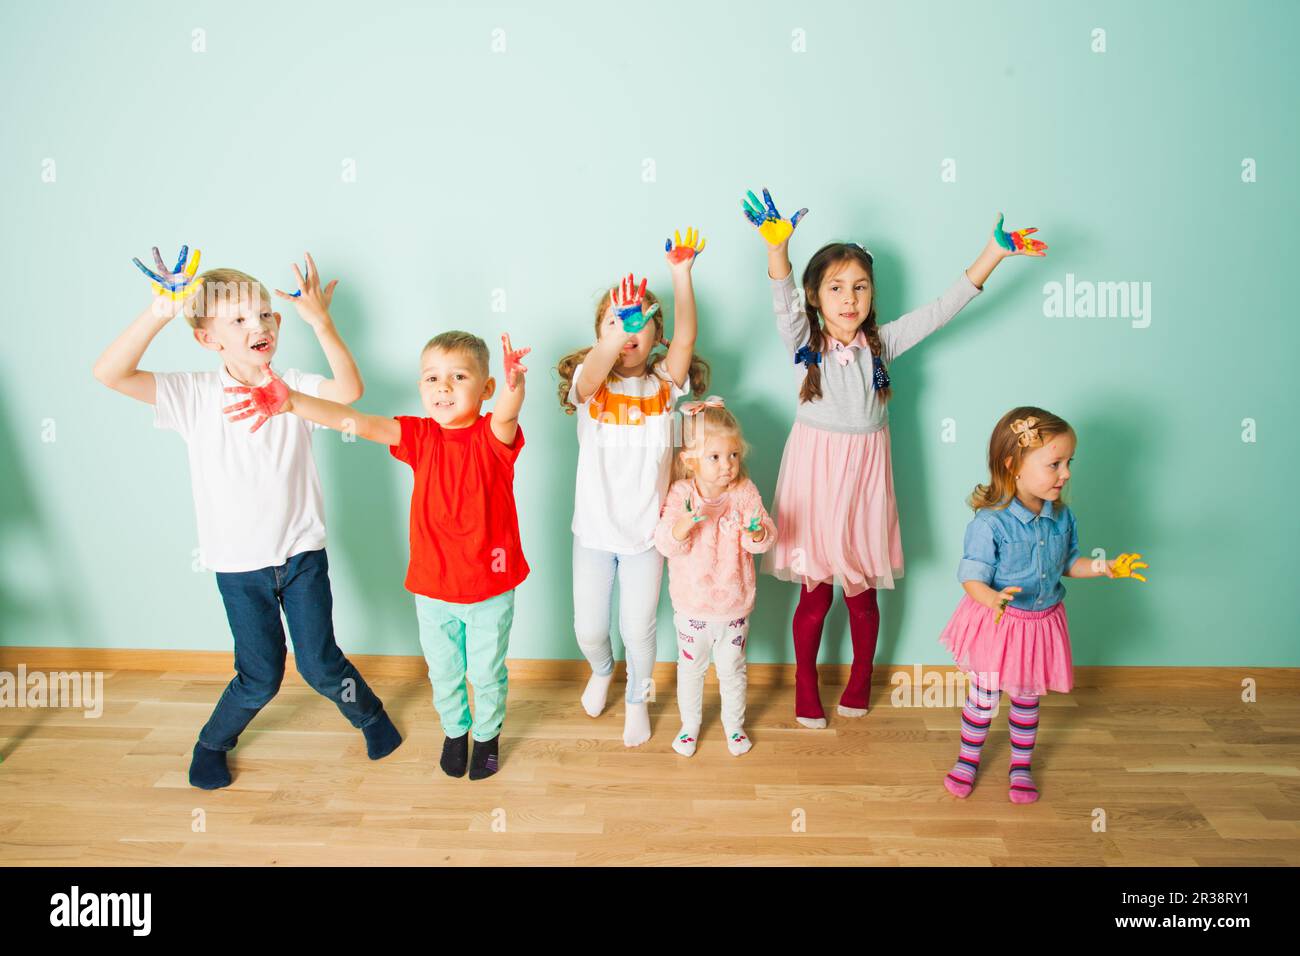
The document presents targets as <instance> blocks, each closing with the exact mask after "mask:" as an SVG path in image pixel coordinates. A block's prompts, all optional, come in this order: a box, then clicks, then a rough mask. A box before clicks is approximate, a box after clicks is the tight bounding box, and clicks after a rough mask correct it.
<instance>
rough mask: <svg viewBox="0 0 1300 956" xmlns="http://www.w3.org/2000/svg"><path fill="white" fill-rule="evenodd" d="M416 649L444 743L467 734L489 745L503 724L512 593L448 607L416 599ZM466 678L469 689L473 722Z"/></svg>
mask: <svg viewBox="0 0 1300 956" xmlns="http://www.w3.org/2000/svg"><path fill="white" fill-rule="evenodd" d="M415 613H416V616H417V617H418V618H419V621H420V647H421V648H422V649H423V650H424V659H425V661H427V662H428V664H429V683H431V684H432V685H433V706H434V708H435V709H436V710H437V711H438V716H439V717H440V718H441V719H442V729H443V732H444V733H445V734H446V735H447V736H448V737H463V736H465V734H466V733H467V732H469V731H470V730H471V729H472V730H473V731H474V739H475V740H491V739H492V738H493V737H495V736H496V735H497V734H499V733H501V724H502V723H503V722H504V721H505V719H506V648H507V646H508V645H509V643H510V624H511V622H512V621H513V620H514V617H515V592H514V591H513V590H510V591H507V592H506V593H505V594H498V595H497V596H496V597H492V598H488V599H487V600H486V601H479V602H478V603H476V604H452V603H450V602H449V601H439V600H436V599H434V598H430V597H425V596H424V595H423V594H417V595H415ZM466 678H468V680H469V683H471V684H473V685H474V717H473V719H472V720H471V718H470V712H469V692H468V688H467V687H466V686H465V681H466Z"/></svg>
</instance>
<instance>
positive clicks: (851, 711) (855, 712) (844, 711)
mask: <svg viewBox="0 0 1300 956" xmlns="http://www.w3.org/2000/svg"><path fill="white" fill-rule="evenodd" d="M835 713H837V714H839V715H840V716H841V717H865V716H867V708H865V707H845V706H844V705H843V704H837V705H836V706H835Z"/></svg>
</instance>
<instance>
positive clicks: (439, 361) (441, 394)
mask: <svg viewBox="0 0 1300 956" xmlns="http://www.w3.org/2000/svg"><path fill="white" fill-rule="evenodd" d="M495 390H496V382H495V381H494V380H493V379H492V378H491V377H490V376H488V375H486V374H485V373H484V371H483V370H482V369H481V368H479V365H478V362H477V361H476V360H475V358H474V356H472V355H469V354H468V353H465V352H459V351H457V352H448V351H444V350H443V349H429V350H428V351H426V352H425V353H424V356H423V357H422V358H421V360H420V401H421V403H422V404H423V405H424V410H425V411H426V412H428V413H429V415H430V417H432V418H433V420H434V421H436V422H437V423H438V424H439V425H441V426H442V427H443V428H464V427H465V426H467V425H472V424H473V423H474V422H475V421H476V420H477V419H478V417H479V410H480V409H481V408H482V407H483V403H484V402H485V401H487V400H488V399H489V398H491V397H492V393H493V391H495Z"/></svg>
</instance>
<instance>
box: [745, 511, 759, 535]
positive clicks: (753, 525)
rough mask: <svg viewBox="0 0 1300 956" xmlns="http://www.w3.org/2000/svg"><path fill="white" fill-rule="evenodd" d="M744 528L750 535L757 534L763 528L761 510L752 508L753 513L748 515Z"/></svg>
mask: <svg viewBox="0 0 1300 956" xmlns="http://www.w3.org/2000/svg"><path fill="white" fill-rule="evenodd" d="M745 530H746V531H748V532H749V533H750V534H751V535H754V534H758V533H759V532H760V531H762V530H763V512H762V511H760V510H759V509H758V508H755V509H754V513H753V515H751V516H750V519H749V524H747V525H745Z"/></svg>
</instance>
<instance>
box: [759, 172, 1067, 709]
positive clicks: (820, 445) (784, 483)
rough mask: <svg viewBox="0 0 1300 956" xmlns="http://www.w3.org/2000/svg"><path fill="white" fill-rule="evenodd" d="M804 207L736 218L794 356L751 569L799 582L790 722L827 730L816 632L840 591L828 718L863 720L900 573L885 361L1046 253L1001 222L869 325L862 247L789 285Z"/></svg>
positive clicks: (868, 279) (828, 254)
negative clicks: (843, 611)
mask: <svg viewBox="0 0 1300 956" xmlns="http://www.w3.org/2000/svg"><path fill="white" fill-rule="evenodd" d="M806 212H807V210H806V209H804V210H800V211H799V212H798V213H796V214H795V215H794V216H793V217H792V218H790V219H788V220H787V219H782V218H781V216H780V214H779V213H778V212H777V210H776V207H775V205H774V204H773V202H772V197H771V195H770V194H769V193H768V192H767V190H763V202H762V203H760V202H759V200H758V197H756V196H755V195H754V194H753V193H750V194H749V200H748V202H747V204H746V214H747V215H748V216H749V219H750V221H751V222H752V223H753V224H754V225H755V226H757V227H758V231H759V234H760V235H761V236H762V237H763V239H764V240H766V242H767V245H768V277H769V278H770V279H771V281H772V304H773V307H774V309H775V311H776V324H777V331H778V332H780V334H781V339H782V341H783V342H784V343H785V346H786V348H787V349H788V350H789V352H790V354H791V355H792V356H793V358H794V365H795V372H796V376H797V377H796V380H795V382H794V383H793V384H795V386H796V387H797V389H798V392H799V405H798V411H797V412H796V413H795V422H794V428H793V429H792V430H791V432H790V437H789V439H788V440H787V441H786V445H785V451H784V453H783V454H782V456H781V471H780V475H779V477H778V478H777V483H776V494H775V495H774V497H773V504H774V517H775V519H776V524H777V527H779V528H780V529H781V537H780V538H778V539H777V542H776V545H775V546H774V547H773V548H772V550H771V551H769V552H768V553H767V555H766V557H765V558H764V561H763V570H764V571H765V572H766V573H768V574H771V575H774V576H775V577H778V578H780V579H782V580H784V581H793V582H798V584H799V604H798V607H797V608H796V609H795V612H794V622H793V627H792V630H793V632H794V651H795V719H796V720H798V721H799V722H800V723H801V724H803V725H805V726H807V727H825V726H826V714H825V711H823V710H822V703H821V694H820V692H819V689H818V681H817V652H818V650H819V649H820V648H821V639H822V624H823V622H824V621H825V619H826V613H827V612H828V611H829V610H830V606H831V599H832V596H833V593H834V592H833V587H834V586H835V585H838V586H839V587H840V589H841V591H842V592H843V595H844V603H845V604H846V605H847V606H848V610H849V632H850V635H851V637H852V640H853V667H852V669H851V671H850V674H849V681H848V684H847V686H846V687H845V688H844V693H843V694H842V695H841V696H840V700H839V707H838V709H837V712H838V713H839V714H840V715H841V716H843V717H861V716H863V715H864V714H866V712H867V708H868V706H869V705H870V698H871V672H872V658H873V657H874V656H875V653H876V637H877V635H878V633H879V629H880V609H879V606H878V605H877V603H876V591H877V589H879V588H892V587H893V586H894V582H895V581H896V580H897V579H898V578H900V577H902V574H903V540H902V536H901V534H900V533H899V527H898V508H897V505H896V503H895V498H894V475H893V468H892V466H891V464H890V447H889V446H890V435H889V415H888V410H887V407H886V403H887V402H888V400H889V396H890V390H891V383H890V378H889V374H888V372H887V370H886V369H887V367H888V366H889V365H891V364H892V363H893V361H894V360H895V359H897V358H898V357H899V356H901V355H902V354H903V353H904V352H906V351H907V350H908V349H910V348H911V347H912V346H914V345H916V344H917V343H918V342H920V341H921V340H922V339H924V338H925V337H926V336H928V335H931V334H932V333H934V332H936V331H938V330H939V329H940V328H942V327H943V326H944V325H946V324H947V323H948V322H949V321H950V320H951V319H952V318H953V316H955V315H956V314H957V313H958V312H959V311H961V309H962V308H963V307H964V306H965V305H966V304H967V303H968V302H970V300H971V299H973V298H975V296H977V295H978V294H979V293H980V290H981V289H982V288H983V285H984V282H985V280H986V279H988V277H989V275H990V274H991V273H992V272H993V269H994V268H995V267H996V266H997V264H998V263H999V262H1001V261H1002V259H1004V258H1006V257H1007V256H1012V255H1019V254H1021V253H1025V252H1030V253H1032V254H1037V255H1041V254H1042V251H1043V250H1045V249H1046V246H1044V245H1043V244H1042V243H1040V242H1038V241H1037V240H1032V239H1030V240H1026V239H1025V238H1024V236H1025V233H1024V232H1023V231H1022V232H1020V233H1012V234H1008V233H1005V232H1003V231H1002V229H1001V220H1000V219H999V225H998V227H997V228H996V229H995V230H994V235H993V236H992V237H990V238H989V240H988V243H987V244H986V246H985V248H984V250H983V252H981V253H980V255H979V258H977V259H976V260H975V262H974V263H973V264H972V265H971V267H970V268H969V269H967V270H965V272H963V273H962V274H961V275H960V276H958V277H957V278H956V280H954V281H953V283H952V284H951V285H950V286H949V287H948V289H947V291H945V292H944V294H943V295H941V296H940V297H939V298H938V299H935V300H934V301H933V302H930V303H929V304H927V305H925V306H922V307H921V308H919V309H916V310H915V311H913V312H909V313H908V314H906V315H904V316H903V317H902V318H900V319H898V320H896V321H894V322H889V323H887V324H885V325H877V324H876V307H875V291H876V288H875V272H874V265H873V260H872V257H871V253H869V252H868V251H867V250H866V249H864V248H862V247H861V246H859V245H858V244H856V243H846V242H833V243H831V244H829V245H826V246H823V247H822V248H821V249H819V250H818V251H817V252H816V254H814V255H813V257H812V259H811V260H809V262H808V267H807V268H806V269H805V270H804V273H803V289H802V295H801V293H800V290H799V289H797V288H796V287H795V283H794V275H793V270H792V268H791V265H790V256H789V252H788V246H789V241H790V236H791V234H792V233H793V232H794V227H795V226H796V225H797V224H798V222H799V221H800V219H801V218H802V216H803V214H804V213H806Z"/></svg>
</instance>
